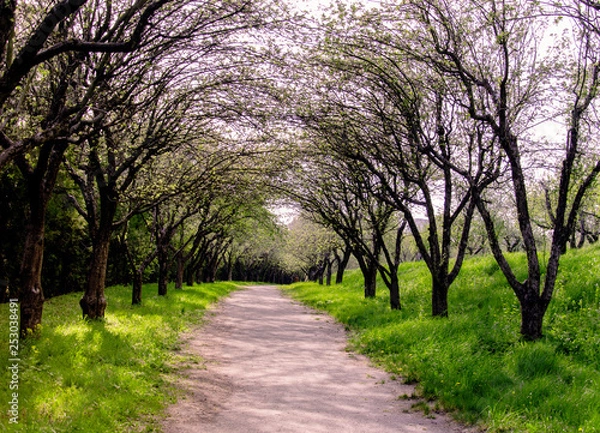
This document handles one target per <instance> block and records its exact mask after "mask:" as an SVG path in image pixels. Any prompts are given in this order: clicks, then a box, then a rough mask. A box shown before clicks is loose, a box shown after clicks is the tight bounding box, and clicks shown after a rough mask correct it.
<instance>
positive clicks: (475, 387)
mask: <svg viewBox="0 0 600 433" xmlns="http://www.w3.org/2000/svg"><path fill="white" fill-rule="evenodd" d="M511 260H512V261H513V263H514V264H516V265H517V266H520V267H521V269H522V270H523V271H524V270H525V261H524V259H523V257H522V256H520V255H514V256H512V257H511ZM399 273H400V276H401V298H402V307H403V309H402V311H390V310H389V307H388V297H387V296H386V293H385V292H386V289H385V286H383V285H382V284H380V285H379V287H378V296H377V297H376V299H373V300H365V299H364V298H363V297H362V278H361V276H360V273H357V272H351V273H347V274H346V279H345V282H344V284H343V285H340V286H332V287H323V286H319V285H317V284H312V283H301V284H296V285H293V286H291V287H290V288H288V289H287V290H288V292H289V293H290V294H292V295H293V296H294V297H295V298H297V299H299V300H301V301H303V302H305V303H307V304H309V305H311V306H313V307H316V308H319V309H322V310H325V311H327V312H329V313H330V314H332V315H333V316H334V317H336V318H337V319H338V320H339V321H340V322H342V323H344V324H345V325H346V326H347V328H348V329H350V330H351V331H352V335H353V338H352V340H351V345H352V346H353V349H354V350H357V351H359V352H361V353H364V354H366V355H368V356H369V357H371V359H373V360H374V361H375V362H376V363H378V364H381V365H382V366H383V367H385V368H386V369H387V370H388V371H390V372H392V373H394V374H397V375H398V376H402V377H403V378H404V379H405V380H406V381H409V382H416V383H418V386H417V390H418V393H419V394H420V395H421V396H423V397H425V398H430V399H435V403H434V404H435V405H439V406H441V407H443V408H445V409H447V410H450V411H452V412H453V415H454V416H455V417H456V418H457V419H459V420H461V421H463V422H467V423H472V424H477V425H480V426H482V427H484V428H487V429H489V431H490V432H529V433H538V432H539V433H542V432H543V433H554V432H557V433H558V432H582V433H592V432H600V247H598V246H596V247H593V248H587V249H584V250H582V251H573V252H570V253H568V254H567V255H566V256H565V257H564V258H563V259H562V261H561V273H560V276H559V284H558V287H557V292H556V296H555V299H554V300H553V302H552V304H551V306H550V309H549V311H548V314H547V316H546V323H545V328H544V329H545V337H544V338H543V340H542V341H539V342H536V343H525V342H523V341H521V339H520V337H519V321H520V316H519V306H518V303H517V300H516V298H515V296H514V294H513V293H512V291H511V290H510V288H509V287H508V286H507V284H506V281H505V279H504V277H503V276H502V274H501V272H500V270H499V269H498V266H497V265H496V264H495V262H494V261H493V259H491V258H476V259H471V260H469V261H467V262H466V263H465V266H464V269H463V271H462V273H461V275H460V277H459V278H458V280H457V281H456V283H455V284H454V285H453V287H452V288H451V291H450V299H449V303H450V318H449V319H433V318H431V317H430V284H431V279H430V277H429V275H428V272H427V270H426V269H425V267H424V265H423V264H422V263H407V264H404V265H403V266H402V267H401V268H400V271H399Z"/></svg>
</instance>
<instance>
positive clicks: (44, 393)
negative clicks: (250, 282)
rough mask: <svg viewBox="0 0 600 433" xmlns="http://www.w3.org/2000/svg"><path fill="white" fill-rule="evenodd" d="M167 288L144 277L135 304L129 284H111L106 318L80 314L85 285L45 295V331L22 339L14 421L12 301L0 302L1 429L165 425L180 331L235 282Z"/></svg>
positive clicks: (29, 432) (102, 430) (89, 430)
mask: <svg viewBox="0 0 600 433" xmlns="http://www.w3.org/2000/svg"><path fill="white" fill-rule="evenodd" d="M169 289H170V291H169V294H168V296H166V297H159V296H157V295H156V293H157V291H158V289H157V286H156V284H148V285H145V286H144V292H143V300H144V301H143V305H142V306H131V288H130V287H123V286H117V287H110V288H107V290H106V297H107V299H108V305H109V306H108V309H107V312H106V318H105V320H104V321H102V322H85V321H83V320H82V318H81V310H80V308H79V303H78V302H79V298H80V297H81V294H80V293H75V294H70V295H65V296H60V297H56V298H52V299H50V300H48V301H47V302H46V304H45V306H44V320H43V327H42V332H41V335H40V337H39V338H30V339H26V340H24V341H23V340H22V341H21V346H20V353H19V358H20V359H21V362H20V365H19V389H18V393H19V398H18V400H19V423H18V424H9V416H8V409H9V405H8V402H9V401H11V394H12V391H10V390H9V389H8V386H6V384H8V383H9V380H10V376H9V374H10V372H9V371H8V366H7V363H8V359H9V358H8V356H7V355H6V354H7V353H8V351H7V349H8V319H7V316H8V314H6V312H8V306H7V305H0V308H1V311H2V312H1V313H0V330H1V331H0V335H3V337H2V341H1V342H0V354H2V355H1V358H0V369H1V373H0V384H1V387H0V405H1V411H0V431H9V432H12V431H14V432H20V433H25V432H26V433H46V432H48V433H50V432H69V433H71V432H84V433H106V432H156V431H160V427H159V416H160V414H161V413H162V411H163V409H164V408H165V407H166V405H168V404H169V403H172V402H174V401H175V398H176V388H175V386H174V383H173V381H174V374H173V373H174V372H175V368H176V367H175V365H176V364H177V362H176V361H177V358H178V355H177V354H176V351H177V350H178V349H179V345H180V341H181V340H180V335H181V333H182V332H184V331H185V330H187V329H189V327H190V326H193V325H196V324H199V323H200V321H201V319H202V317H203V314H204V312H205V310H206V308H207V307H208V306H209V305H210V304H212V303H214V302H216V301H217V300H219V299H220V298H222V297H224V296H225V295H227V294H228V293H230V292H232V291H233V290H235V289H236V285H235V284H232V283H214V284H202V285H197V286H194V287H186V288H184V289H183V290H175V289H174V288H173V287H170V288H169Z"/></svg>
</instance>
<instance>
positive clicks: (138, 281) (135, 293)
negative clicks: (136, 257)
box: [131, 269, 144, 305]
mask: <svg viewBox="0 0 600 433" xmlns="http://www.w3.org/2000/svg"><path fill="white" fill-rule="evenodd" d="M143 284H144V271H143V270H139V269H138V270H136V271H135V272H134V273H133V290H132V291H131V305H141V304H142V287H143Z"/></svg>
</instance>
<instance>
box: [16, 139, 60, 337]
mask: <svg viewBox="0 0 600 433" xmlns="http://www.w3.org/2000/svg"><path fill="white" fill-rule="evenodd" d="M67 146H68V144H67V143H65V142H59V143H45V144H44V146H42V148H41V150H40V154H39V156H38V161H37V165H36V167H35V169H34V170H32V169H31V168H30V167H29V165H28V164H27V163H26V162H25V161H24V160H19V162H18V166H19V168H20V170H21V172H22V173H23V177H24V179H25V181H26V184H27V190H28V199H29V214H28V216H27V218H28V220H27V225H26V227H27V228H26V230H27V233H26V235H25V244H24V249H23V256H22V259H21V269H20V277H19V301H20V310H21V324H20V332H21V335H23V336H26V335H27V333H28V332H31V331H35V330H36V329H37V328H38V327H39V325H41V323H42V312H43V308H44V293H43V288H42V266H43V261H44V230H45V225H46V209H47V208H48V202H49V201H50V197H51V195H52V192H53V190H54V186H55V185H56V178H57V176H58V172H59V170H60V163H61V161H62V157H63V155H64V152H65V150H66V149H67Z"/></svg>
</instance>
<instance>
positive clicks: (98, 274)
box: [79, 225, 112, 320]
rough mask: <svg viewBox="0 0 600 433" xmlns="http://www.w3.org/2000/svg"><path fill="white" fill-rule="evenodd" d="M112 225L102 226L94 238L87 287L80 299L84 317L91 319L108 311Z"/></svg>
mask: <svg viewBox="0 0 600 433" xmlns="http://www.w3.org/2000/svg"><path fill="white" fill-rule="evenodd" d="M111 232H112V230H111V227H110V226H106V225H104V226H103V227H101V228H100V229H99V231H98V233H96V236H94V239H93V240H92V243H93V246H92V257H91V261H90V270H89V272H88V277H87V283H86V289H85V293H84V295H83V297H82V298H81V300H80V301H79V305H80V306H81V311H82V313H83V317H84V318H87V319H91V320H97V319H103V318H104V312H105V311H106V305H107V302H106V297H105V296H104V288H105V285H106V268H107V265H108V251H109V247H110V235H111Z"/></svg>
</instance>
